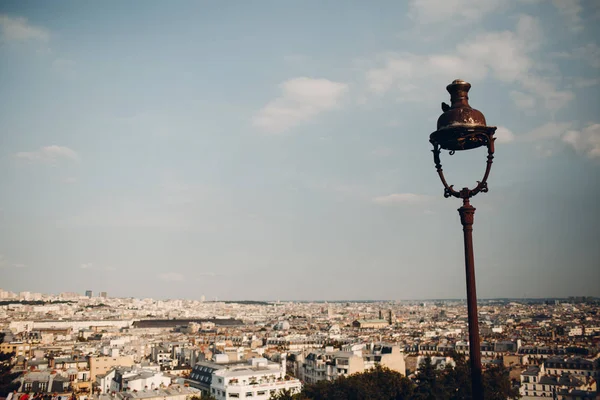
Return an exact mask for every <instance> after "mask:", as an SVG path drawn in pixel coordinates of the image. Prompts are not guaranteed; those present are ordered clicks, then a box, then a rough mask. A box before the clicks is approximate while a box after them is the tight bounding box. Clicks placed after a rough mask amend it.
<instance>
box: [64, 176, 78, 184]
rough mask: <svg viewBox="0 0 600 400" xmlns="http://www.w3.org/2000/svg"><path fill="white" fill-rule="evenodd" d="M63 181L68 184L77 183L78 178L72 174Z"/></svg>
mask: <svg viewBox="0 0 600 400" xmlns="http://www.w3.org/2000/svg"><path fill="white" fill-rule="evenodd" d="M63 183H67V184H72V183H77V178H74V177H72V176H70V177H67V178H65V179H63Z"/></svg>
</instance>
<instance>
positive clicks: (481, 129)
mask: <svg viewBox="0 0 600 400" xmlns="http://www.w3.org/2000/svg"><path fill="white" fill-rule="evenodd" d="M470 89H471V84H470V83H468V82H465V81H463V80H460V79H456V80H455V81H454V82H452V83H451V84H449V85H448V86H446V90H447V91H448V92H449V93H450V101H451V103H452V105H450V106H448V105H447V104H446V103H442V110H443V111H444V113H443V114H442V115H440V117H439V118H438V121H437V131H435V132H433V133H432V134H431V135H430V136H429V141H430V142H431V143H432V144H434V145H435V144H438V145H439V146H440V147H441V148H442V149H446V150H450V151H456V150H470V149H475V148H477V147H480V146H485V145H486V144H487V142H488V141H489V140H491V138H492V135H493V134H494V132H495V131H496V127H493V126H487V125H486V122H485V117H484V116H483V113H481V111H479V110H475V109H474V108H471V106H470V105H469V96H468V94H469V90H470Z"/></svg>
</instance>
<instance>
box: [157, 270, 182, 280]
mask: <svg viewBox="0 0 600 400" xmlns="http://www.w3.org/2000/svg"><path fill="white" fill-rule="evenodd" d="M183 278H184V277H183V275H182V274H180V273H178V272H166V273H163V274H158V279H160V280H162V281H166V282H181V281H183Z"/></svg>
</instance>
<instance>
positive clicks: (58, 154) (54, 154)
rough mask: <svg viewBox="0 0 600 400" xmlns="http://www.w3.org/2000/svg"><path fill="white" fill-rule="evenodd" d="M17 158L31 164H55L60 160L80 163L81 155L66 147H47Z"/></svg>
mask: <svg viewBox="0 0 600 400" xmlns="http://www.w3.org/2000/svg"><path fill="white" fill-rule="evenodd" d="M15 157H16V158H19V159H22V160H28V161H31V162H44V163H51V164H53V163H55V162H56V161H58V160H60V159H65V160H71V161H79V154H77V152H76V151H75V150H72V149H70V148H68V147H66V146H57V145H52V146H46V147H42V148H41V149H39V150H37V151H23V152H19V153H17V154H15Z"/></svg>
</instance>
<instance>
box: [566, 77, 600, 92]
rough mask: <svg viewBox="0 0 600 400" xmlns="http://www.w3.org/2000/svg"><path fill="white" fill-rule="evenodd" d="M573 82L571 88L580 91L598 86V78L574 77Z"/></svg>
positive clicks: (599, 79)
mask: <svg viewBox="0 0 600 400" xmlns="http://www.w3.org/2000/svg"><path fill="white" fill-rule="evenodd" d="M572 81H573V86H574V87H576V88H578V89H581V88H588V87H592V86H596V85H599V84H600V78H581V77H574V78H572Z"/></svg>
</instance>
